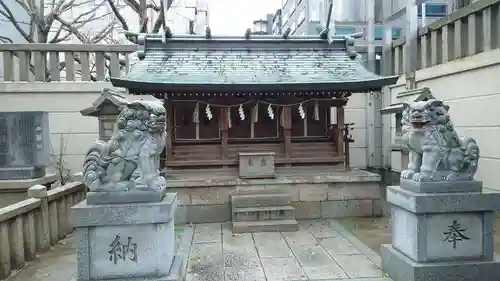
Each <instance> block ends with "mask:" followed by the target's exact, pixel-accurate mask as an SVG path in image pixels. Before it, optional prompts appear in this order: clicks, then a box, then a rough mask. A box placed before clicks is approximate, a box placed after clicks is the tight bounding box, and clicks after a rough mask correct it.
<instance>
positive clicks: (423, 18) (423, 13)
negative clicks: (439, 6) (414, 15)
mask: <svg viewBox="0 0 500 281" xmlns="http://www.w3.org/2000/svg"><path fill="white" fill-rule="evenodd" d="M421 7H422V24H421V25H422V26H426V20H427V16H426V14H427V13H426V7H425V3H422V6H421Z"/></svg>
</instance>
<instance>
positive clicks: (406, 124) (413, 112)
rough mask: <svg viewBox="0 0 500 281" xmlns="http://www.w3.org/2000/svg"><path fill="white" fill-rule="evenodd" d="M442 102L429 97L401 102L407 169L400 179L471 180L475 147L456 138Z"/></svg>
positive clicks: (475, 161)
mask: <svg viewBox="0 0 500 281" xmlns="http://www.w3.org/2000/svg"><path fill="white" fill-rule="evenodd" d="M448 109H449V106H447V105H445V104H444V103H443V101H440V100H435V99H431V100H428V101H419V102H414V103H412V104H404V111H403V119H402V123H403V124H402V125H403V141H404V142H406V144H407V146H408V148H409V150H410V159H409V160H410V162H409V164H408V169H407V170H404V171H402V173H401V178H404V179H413V180H415V181H443V180H445V181H467V180H473V178H474V175H475V174H476V171H477V168H478V161H479V146H478V145H477V144H476V141H475V140H474V139H472V138H470V137H459V136H458V135H457V132H456V131H455V129H454V127H453V124H452V122H451V119H450V115H449V113H448Z"/></svg>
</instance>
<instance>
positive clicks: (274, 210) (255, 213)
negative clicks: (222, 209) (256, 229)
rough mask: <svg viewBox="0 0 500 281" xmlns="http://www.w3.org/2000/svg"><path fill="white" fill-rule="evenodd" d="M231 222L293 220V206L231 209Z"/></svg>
mask: <svg viewBox="0 0 500 281" xmlns="http://www.w3.org/2000/svg"><path fill="white" fill-rule="evenodd" d="M232 213H233V214H232V220H233V221H263V220H292V219H295V208H294V207H293V206H274V207H251V208H233V210H232Z"/></svg>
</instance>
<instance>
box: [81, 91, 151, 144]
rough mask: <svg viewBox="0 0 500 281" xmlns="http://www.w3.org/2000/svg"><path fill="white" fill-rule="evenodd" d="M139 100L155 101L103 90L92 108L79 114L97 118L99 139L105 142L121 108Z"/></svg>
mask: <svg viewBox="0 0 500 281" xmlns="http://www.w3.org/2000/svg"><path fill="white" fill-rule="evenodd" d="M139 99H146V100H151V99H155V100H156V98H154V97H152V96H128V97H127V96H126V95H125V94H124V93H121V92H118V91H115V90H112V89H108V88H104V89H103V90H102V93H101V96H99V98H98V99H97V100H95V101H94V102H93V104H92V106H90V107H88V108H85V109H82V110H80V113H81V114H82V115H83V116H94V117H97V119H98V121H99V139H100V140H103V141H107V140H109V139H110V138H111V135H112V134H113V128H114V124H115V122H116V118H117V117H118V114H119V113H120V109H121V107H122V106H123V105H125V104H127V103H129V102H132V101H134V100H139Z"/></svg>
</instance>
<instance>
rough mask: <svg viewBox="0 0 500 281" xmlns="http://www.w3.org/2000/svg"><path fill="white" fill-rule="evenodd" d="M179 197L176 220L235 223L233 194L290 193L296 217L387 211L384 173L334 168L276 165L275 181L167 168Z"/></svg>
mask: <svg viewBox="0 0 500 281" xmlns="http://www.w3.org/2000/svg"><path fill="white" fill-rule="evenodd" d="M166 177H167V182H168V187H169V189H168V192H177V193H178V198H179V200H180V202H179V207H178V209H177V213H176V218H175V221H176V223H179V224H182V223H210V222H227V221H231V212H232V208H231V200H230V198H231V195H239V194H259V193H260V194H266V193H268V194H278V193H279V194H288V195H289V196H290V199H291V206H293V207H294V208H295V218H296V219H318V218H340V217H362V216H366V217H371V216H380V215H382V209H383V205H384V203H383V201H382V196H381V187H380V185H379V181H380V176H379V175H377V174H374V173H370V172H366V171H362V170H352V171H344V170H334V169H332V168H331V167H329V166H308V167H289V168H284V167H283V168H280V167H278V168H276V178H273V179H252V180H251V179H245V180H243V179H239V178H238V171H237V169H213V170H201V171H200V170H182V171H167V175H166Z"/></svg>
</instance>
